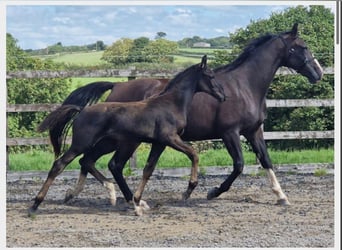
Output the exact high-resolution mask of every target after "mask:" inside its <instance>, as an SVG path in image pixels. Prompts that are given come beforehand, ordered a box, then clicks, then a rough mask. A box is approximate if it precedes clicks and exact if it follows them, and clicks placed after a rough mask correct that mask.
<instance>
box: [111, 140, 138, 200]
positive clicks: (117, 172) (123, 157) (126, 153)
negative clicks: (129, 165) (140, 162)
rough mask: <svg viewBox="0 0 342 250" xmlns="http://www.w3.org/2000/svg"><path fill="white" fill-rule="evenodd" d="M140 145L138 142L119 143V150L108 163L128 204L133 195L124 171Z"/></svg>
mask: <svg viewBox="0 0 342 250" xmlns="http://www.w3.org/2000/svg"><path fill="white" fill-rule="evenodd" d="M139 145H140V143H136V142H122V143H118V146H119V147H118V149H117V151H116V152H115V154H114V156H113V157H112V159H111V160H110V161H109V163H108V168H109V170H110V171H111V173H112V174H113V176H114V179H115V181H116V183H117V184H118V186H119V188H120V190H121V192H122V193H123V195H124V197H125V199H126V201H127V202H130V201H132V199H133V194H132V191H131V190H130V188H129V187H128V185H127V182H126V180H125V178H124V177H123V174H122V172H123V169H124V167H125V164H126V162H127V161H128V160H129V158H130V157H131V156H132V154H133V153H134V151H135V150H136V149H137V147H138V146H139Z"/></svg>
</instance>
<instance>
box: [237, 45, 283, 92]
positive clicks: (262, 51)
mask: <svg viewBox="0 0 342 250" xmlns="http://www.w3.org/2000/svg"><path fill="white" fill-rule="evenodd" d="M284 51H285V48H284V45H283V43H282V42H281V41H280V40H277V39H274V40H270V41H268V42H266V43H265V44H263V45H261V47H259V48H258V49H257V51H255V53H254V54H253V55H252V58H250V59H249V60H246V62H245V63H243V64H242V65H241V67H239V68H237V70H242V72H247V74H246V73H244V74H245V77H247V79H248V80H247V81H246V84H249V88H250V89H251V90H252V91H253V94H254V95H256V94H257V93H259V97H260V98H265V96H266V94H267V90H268V88H269V86H270V84H271V82H272V80H273V79H274V76H275V74H276V72H277V70H278V69H279V67H280V66H281V63H282V60H283V53H284Z"/></svg>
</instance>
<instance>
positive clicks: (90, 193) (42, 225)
mask: <svg viewBox="0 0 342 250" xmlns="http://www.w3.org/2000/svg"><path fill="white" fill-rule="evenodd" d="M276 174H277V177H278V180H279V182H280V184H281V185H282V188H283V191H284V192H285V193H286V194H287V195H288V197H289V200H290V202H291V203H292V205H291V206H288V207H282V206H278V205H275V202H276V197H275V195H274V194H273V193H272V191H271V190H270V188H269V183H268V179H267V178H266V177H265V176H257V175H251V174H243V175H241V176H240V177H239V178H238V179H237V180H236V181H235V182H234V184H233V186H232V187H231V189H230V190H229V192H227V193H224V194H222V195H221V196H220V197H218V198H216V199H214V200H211V201H208V200H207V199H206V194H207V191H208V190H209V189H211V188H212V187H214V186H218V185H219V184H220V183H221V182H222V181H223V180H224V178H225V176H224V175H221V174H219V175H212V174H208V175H206V176H205V177H200V179H199V186H198V187H197V188H196V189H195V191H194V192H193V194H192V196H191V198H190V199H189V200H187V201H181V199H180V198H181V193H182V192H183V191H184V190H185V189H186V187H187V182H188V179H187V178H184V177H181V176H165V175H164V176H162V175H159V174H157V173H156V174H155V175H154V176H152V178H151V180H150V181H149V183H148V185H147V187H146V189H145V192H144V195H143V199H144V200H146V201H147V202H148V204H149V205H150V206H151V210H150V211H148V213H146V214H144V215H143V216H141V217H138V216H135V214H134V211H133V208H132V206H131V205H130V204H127V203H126V202H125V201H124V199H123V198H122V194H121V193H119V192H117V196H118V202H117V205H116V206H115V207H113V206H111V205H110V202H109V200H108V195H107V193H106V190H105V188H103V187H102V186H100V184H99V183H98V182H96V181H95V180H94V179H93V178H88V180H87V183H86V187H85V190H84V191H83V192H82V193H81V194H80V195H79V196H78V197H77V198H75V199H73V200H71V201H69V202H68V203H66V204H64V203H63V199H64V195H65V192H66V190H67V189H68V188H70V187H72V186H73V185H74V183H75V181H76V178H75V177H76V176H77V174H75V173H74V172H66V173H65V175H64V177H63V176H61V177H59V178H58V179H57V180H56V181H55V182H54V183H53V185H52V186H51V188H50V190H49V192H48V195H47V196H46V199H45V200H44V202H43V203H42V204H41V206H40V207H39V210H38V212H37V215H36V216H35V217H34V218H29V217H28V216H27V209H28V207H29V206H30V205H31V204H32V199H33V198H34V197H35V195H36V194H37V192H38V191H39V189H40V187H41V185H42V183H43V180H44V179H45V177H46V174H45V176H44V177H43V178H40V177H39V176H38V177H32V176H31V177H28V176H26V175H24V176H23V177H22V178H13V176H12V175H9V174H8V175H7V190H6V192H7V197H6V201H7V202H6V208H7V214H6V217H7V220H6V233H7V234H6V239H7V242H6V246H7V247H90V248H93V247H210V248H212V247H232V248H233V247H234V248H235V247H243V248H247V247H259V248H263V247H288V248H294V247H296V248H297V247H305V248H306V247H324V248H327V247H329V248H330V247H334V237H335V236H334V228H335V220H334V174H331V173H329V174H327V175H324V176H321V177H316V176H314V175H313V174H312V173H298V172H297V173H296V174H294V173H293V172H291V174H290V173H289V172H284V171H277V172H276ZM11 176H12V177H11ZM14 176H16V175H15V174H14ZM66 176H68V178H67V177H66ZM17 177H18V176H17ZM127 180H128V184H129V185H130V187H131V188H132V189H135V187H136V186H137V184H138V181H139V180H140V177H134V176H132V177H128V178H127ZM116 188H117V187H116ZM117 190H118V188H117Z"/></svg>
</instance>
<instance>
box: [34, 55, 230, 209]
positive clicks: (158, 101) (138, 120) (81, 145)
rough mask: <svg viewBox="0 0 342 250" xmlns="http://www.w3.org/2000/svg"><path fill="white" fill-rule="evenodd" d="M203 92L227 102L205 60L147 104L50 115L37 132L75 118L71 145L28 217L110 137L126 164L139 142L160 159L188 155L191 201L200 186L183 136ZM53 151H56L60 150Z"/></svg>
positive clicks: (73, 108) (71, 108)
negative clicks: (165, 154) (68, 170)
mask: <svg viewBox="0 0 342 250" xmlns="http://www.w3.org/2000/svg"><path fill="white" fill-rule="evenodd" d="M200 91H203V92H206V93H209V94H210V95H212V96H214V97H215V98H217V99H218V100H220V101H224V99H225V95H224V91H223V89H222V87H221V86H220V85H219V84H218V83H216V81H215V79H214V74H213V72H212V71H211V70H210V69H208V68H207V58H206V56H204V57H203V58H202V62H201V63H200V64H197V65H194V66H192V67H189V68H188V69H186V70H184V71H183V72H181V73H179V74H178V75H177V76H176V77H175V78H174V79H173V80H171V81H170V82H169V84H168V85H167V87H166V88H165V89H164V90H163V91H162V92H161V93H160V94H159V95H156V96H154V97H151V98H149V99H146V100H144V101H140V102H130V103H127V102H126V103H124V102H105V103H99V104H95V105H92V106H88V107H86V108H83V107H79V106H77V105H63V106H61V107H60V108H58V109H57V110H55V111H54V112H52V113H50V114H49V115H48V116H47V117H46V119H45V120H44V121H43V122H42V123H41V125H40V126H39V130H40V131H44V130H47V129H49V128H51V127H55V126H56V125H59V124H60V122H61V121H65V118H66V117H72V116H73V115H75V119H73V120H70V121H72V132H73V135H72V143H71V146H70V148H69V149H68V150H67V151H66V152H65V153H64V154H63V155H62V156H61V157H60V158H58V159H57V160H56V161H55V162H54V163H53V166H52V168H51V170H50V172H49V174H48V177H47V179H46V181H45V183H44V184H43V186H42V188H41V190H40V191H39V193H38V195H37V196H36V198H35V201H34V204H33V205H32V206H31V207H30V209H29V214H30V215H32V214H33V213H34V212H35V211H36V210H37V208H38V206H39V204H40V203H41V202H42V201H43V199H44V197H45V195H46V193H47V191H48V189H49V187H50V185H51V184H52V182H53V181H54V179H55V178H56V177H57V176H58V175H59V174H60V173H61V172H62V171H63V170H64V169H65V167H66V166H67V165H68V164H69V163H70V162H71V161H72V160H73V159H75V157H77V156H78V155H80V154H85V153H87V152H90V151H92V148H93V146H94V145H96V143H97V142H98V141H100V140H101V139H103V138H106V137H108V138H111V139H113V140H115V141H116V146H117V151H116V157H117V158H120V159H123V161H126V157H130V156H131V154H132V153H133V152H134V150H135V148H136V147H137V146H138V145H139V144H140V143H141V142H148V143H152V150H151V154H152V155H153V154H158V155H159V154H160V153H161V152H162V151H163V150H164V148H165V147H166V146H170V147H172V148H174V149H176V150H178V151H180V152H183V153H184V154H186V155H187V156H188V157H189V159H190V160H191V162H192V168H191V177H190V181H189V186H188V188H187V190H186V192H185V194H184V197H185V198H188V197H189V196H190V194H191V192H192V191H193V189H194V188H195V187H196V185H197V182H198V180H197V174H198V156H197V154H196V152H195V151H194V150H193V148H192V147H191V146H189V145H188V144H186V143H185V142H183V141H182V139H181V138H180V134H181V133H182V132H183V130H184V127H185V125H186V121H187V114H188V111H189V106H190V104H191V101H192V98H193V96H194V94H195V93H196V92H200ZM127 145H129V146H127ZM54 146H55V148H58V147H61V144H59V146H58V145H54ZM127 149H128V150H127ZM132 150H133V151H132ZM156 152H157V153H156ZM116 168H117V167H116V166H113V167H112V168H111V169H110V170H111V171H112V173H113V175H114V174H115V171H116ZM114 194H115V193H114ZM113 199H114V200H115V197H113ZM137 202H140V199H138V200H137ZM137 212H138V213H139V211H137Z"/></svg>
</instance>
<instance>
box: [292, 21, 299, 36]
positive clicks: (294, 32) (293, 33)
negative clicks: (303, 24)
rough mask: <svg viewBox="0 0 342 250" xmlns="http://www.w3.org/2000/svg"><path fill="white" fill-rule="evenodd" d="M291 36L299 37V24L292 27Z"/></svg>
mask: <svg viewBox="0 0 342 250" xmlns="http://www.w3.org/2000/svg"><path fill="white" fill-rule="evenodd" d="M291 35H292V36H297V35H298V23H295V24H294V25H293V27H292V30H291Z"/></svg>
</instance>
